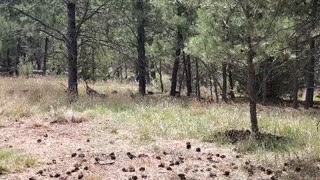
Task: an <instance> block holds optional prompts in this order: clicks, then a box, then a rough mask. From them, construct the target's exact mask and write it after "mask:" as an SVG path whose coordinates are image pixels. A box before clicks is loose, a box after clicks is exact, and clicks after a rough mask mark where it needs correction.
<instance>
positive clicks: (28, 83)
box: [0, 78, 320, 159]
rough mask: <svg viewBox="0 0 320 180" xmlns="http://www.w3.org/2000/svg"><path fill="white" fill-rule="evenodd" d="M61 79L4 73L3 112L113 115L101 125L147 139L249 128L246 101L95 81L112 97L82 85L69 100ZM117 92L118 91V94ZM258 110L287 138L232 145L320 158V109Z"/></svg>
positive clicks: (0, 83)
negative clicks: (94, 94)
mask: <svg viewBox="0 0 320 180" xmlns="http://www.w3.org/2000/svg"><path fill="white" fill-rule="evenodd" d="M61 83H65V80H64V79H58V78H38V79H23V78H17V79H15V78H1V79H0V117H5V118H6V119H14V120H17V119H21V118H26V119H28V118H32V117H35V116H37V117H39V118H42V117H46V116H55V115H59V114H62V113H64V112H67V111H71V112H80V113H84V114H88V113H89V114H90V115H91V116H92V119H97V117H98V119H102V120H104V119H108V121H105V122H102V123H103V124H102V125H103V126H105V127H106V128H111V129H112V132H117V129H122V130H126V131H128V132H130V134H131V136H130V137H131V138H132V139H137V140H139V141H144V142H150V141H155V140H157V139H159V138H161V139H179V140H183V139H198V140H202V141H209V142H214V143H218V144H220V143H222V144H225V141H221V139H220V140H219V138H217V137H216V134H217V133H218V132H224V131H226V130H231V129H238V130H241V129H249V127H250V122H249V114H248V112H249V111H248V107H247V105H246V104H245V103H238V104H232V103H231V104H205V103H200V102H197V101H194V100H192V99H173V98H170V97H168V96H166V95H155V96H149V97H144V98H141V97H139V96H137V95H136V89H135V88H136V85H135V84H130V83H128V84H125V83H124V84H121V83H119V82H107V83H105V82H98V83H96V84H94V85H91V86H92V87H93V88H94V89H96V90H97V91H99V92H101V93H105V94H108V98H106V99H99V98H90V97H87V96H86V95H85V90H84V85H83V84H80V85H79V88H80V98H79V100H78V101H77V102H76V103H73V104H69V103H68V102H67V100H66V93H65V87H64V86H63V85H62V84H61ZM113 91H117V93H116V94H113V93H112V92H113ZM258 111H259V112H258V114H259V125H260V130H261V132H264V133H271V134H273V135H277V136H281V137H285V138H287V139H288V141H286V142H279V143H278V142H272V141H270V142H266V143H262V144H257V143H256V142H254V141H252V140H247V141H244V142H240V143H237V144H234V145H232V146H235V147H236V148H237V149H238V150H239V151H242V152H246V153H247V152H249V153H253V154H256V155H257V157H260V158H261V159H270V155H271V156H272V157H273V158H277V159H287V158H290V157H296V156H302V157H304V156H314V157H319V155H320V141H319V138H320V135H319V132H318V131H317V129H316V123H317V120H318V112H317V111H315V110H308V111H307V110H294V109H291V108H279V107H263V106H259V107H258ZM95 117H96V118H95ZM5 118H1V119H5ZM0 123H1V122H0ZM132 135H133V136H132ZM268 143H270V144H271V145H269V144H268ZM225 145H229V144H225Z"/></svg>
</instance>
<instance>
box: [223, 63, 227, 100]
mask: <svg viewBox="0 0 320 180" xmlns="http://www.w3.org/2000/svg"><path fill="white" fill-rule="evenodd" d="M222 99H223V101H224V102H227V101H228V99H227V64H226V63H223V64H222Z"/></svg>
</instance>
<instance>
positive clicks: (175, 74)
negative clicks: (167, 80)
mask: <svg viewBox="0 0 320 180" xmlns="http://www.w3.org/2000/svg"><path fill="white" fill-rule="evenodd" d="M177 6H178V12H177V15H178V16H181V15H182V7H181V5H180V4H179V3H178V5H177ZM182 49H183V35H182V27H181V26H180V25H178V30H177V47H176V57H175V60H174V64H173V70H172V77H171V90H170V96H176V92H177V90H176V88H177V79H178V71H179V64H180V56H181V51H182Z"/></svg>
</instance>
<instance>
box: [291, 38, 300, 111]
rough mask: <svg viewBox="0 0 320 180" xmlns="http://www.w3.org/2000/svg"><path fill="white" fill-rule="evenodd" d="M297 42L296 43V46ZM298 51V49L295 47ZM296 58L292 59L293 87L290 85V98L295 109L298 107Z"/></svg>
mask: <svg viewBox="0 0 320 180" xmlns="http://www.w3.org/2000/svg"><path fill="white" fill-rule="evenodd" d="M297 45H298V44H296V46H297ZM296 51H298V49H296ZM296 57H298V52H296ZM297 61H298V58H296V59H294V62H293V69H294V70H293V72H292V73H293V78H292V79H293V80H292V81H293V87H292V99H293V108H295V109H297V108H298V107H299V101H298V92H299V69H298V62H297Z"/></svg>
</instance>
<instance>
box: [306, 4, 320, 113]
mask: <svg viewBox="0 0 320 180" xmlns="http://www.w3.org/2000/svg"><path fill="white" fill-rule="evenodd" d="M317 10H318V0H312V11H311V18H312V19H311V20H312V22H311V30H315V29H316V23H317ZM309 36H310V38H311V37H312V35H311V33H310V35H309ZM315 56H316V49H315V40H314V39H313V38H311V39H310V60H309V62H308V64H307V68H306V69H307V74H306V75H307V78H306V79H307V91H306V100H305V101H306V102H305V108H306V109H308V108H310V107H313V103H314V102H313V96H314V88H315V87H314V83H315V79H314V78H315V61H316V57H315Z"/></svg>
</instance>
